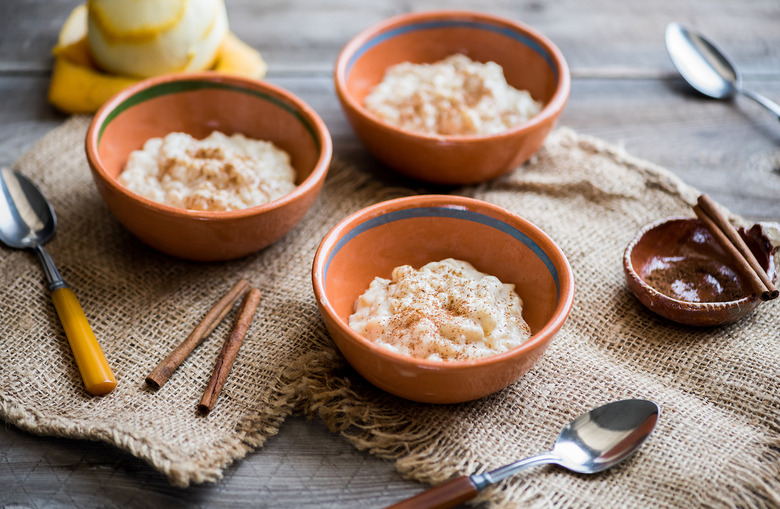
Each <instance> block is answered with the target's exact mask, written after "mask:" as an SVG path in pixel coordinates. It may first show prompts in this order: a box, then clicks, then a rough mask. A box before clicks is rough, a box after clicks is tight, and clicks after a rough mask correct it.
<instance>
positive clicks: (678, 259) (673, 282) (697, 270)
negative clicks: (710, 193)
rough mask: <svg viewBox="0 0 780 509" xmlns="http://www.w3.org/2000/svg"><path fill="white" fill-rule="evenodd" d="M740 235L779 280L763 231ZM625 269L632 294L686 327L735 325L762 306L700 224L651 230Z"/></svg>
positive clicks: (627, 256) (635, 244)
mask: <svg viewBox="0 0 780 509" xmlns="http://www.w3.org/2000/svg"><path fill="white" fill-rule="evenodd" d="M739 233H740V235H741V236H742V238H743V240H745V242H746V243H747V245H748V247H749V248H750V250H751V251H752V252H753V254H754V255H755V257H756V259H757V260H758V261H759V263H760V264H761V266H762V267H763V268H764V269H765V270H766V272H767V273H768V274H769V276H770V278H772V279H773V280H776V279H777V275H776V273H775V268H774V265H773V264H772V262H771V253H772V246H771V244H770V243H769V242H768V240H767V239H766V237H765V236H764V235H763V232H762V231H761V227H760V226H754V227H753V228H752V229H750V230H749V231H745V230H744V229H740V231H739ZM623 269H624V273H625V277H626V282H627V283H628V287H629V289H630V290H631V291H632V292H633V293H634V295H636V297H637V298H638V299H639V300H640V302H642V304H644V305H645V306H646V307H647V308H649V309H650V310H651V311H653V312H655V313H656V314H658V315H660V316H663V317H664V318H667V319H669V320H673V321H675V322H678V323H683V324H686V325H695V326H712V325H721V324H726V323H732V322H735V321H737V320H739V319H740V318H742V317H744V316H746V315H747V314H748V313H750V312H751V311H753V310H754V309H755V308H756V306H758V305H759V304H760V303H761V302H762V301H761V299H760V298H759V296H758V295H756V294H755V292H754V291H753V289H752V287H751V283H750V281H749V279H748V278H747V276H745V274H743V273H742V272H741V271H740V269H739V268H738V267H737V266H736V265H735V263H734V261H733V260H732V258H731V257H730V255H729V254H728V253H727V252H726V251H725V250H724V249H723V248H722V247H721V246H720V245H719V243H718V242H717V241H716V239H715V237H714V236H713V234H712V233H711V232H710V230H709V229H707V227H705V225H704V224H703V223H702V222H701V221H700V220H698V219H690V218H672V219H667V220H663V221H660V222H657V223H654V224H651V225H649V226H647V227H645V228H644V229H642V231H640V233H639V235H637V237H636V238H635V239H634V240H633V241H632V242H631V243H630V244H629V245H628V247H627V248H626V251H625V253H624V256H623Z"/></svg>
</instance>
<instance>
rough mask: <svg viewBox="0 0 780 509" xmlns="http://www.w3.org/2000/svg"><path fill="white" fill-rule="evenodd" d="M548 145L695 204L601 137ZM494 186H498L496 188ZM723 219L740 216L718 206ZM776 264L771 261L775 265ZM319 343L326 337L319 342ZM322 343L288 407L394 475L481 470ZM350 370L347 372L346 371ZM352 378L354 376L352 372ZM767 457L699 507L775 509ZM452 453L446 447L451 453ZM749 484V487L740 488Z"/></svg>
mask: <svg viewBox="0 0 780 509" xmlns="http://www.w3.org/2000/svg"><path fill="white" fill-rule="evenodd" d="M549 140H550V141H551V142H556V143H566V144H572V145H577V146H578V148H580V149H582V150H585V151H591V152H594V153H599V154H602V155H605V156H609V157H610V158H612V159H613V160H614V161H615V162H616V163H620V164H623V165H624V166H625V167H626V168H627V169H629V170H632V171H635V172H638V173H640V174H641V175H642V176H643V177H644V178H645V179H646V180H647V182H648V183H649V184H650V185H654V186H656V187H657V188H659V189H662V190H663V191H664V192H666V193H668V194H671V195H675V196H678V197H680V198H682V199H683V200H684V201H685V202H687V203H688V204H691V205H692V204H694V203H696V199H697V197H698V196H699V195H700V194H701V192H700V191H698V190H697V189H696V188H695V187H693V186H690V185H688V184H686V183H685V182H683V181H682V180H681V179H680V178H679V177H677V176H676V175H675V174H673V173H672V172H670V171H669V170H666V169H665V168H663V167H660V166H658V165H655V164H652V163H650V162H647V161H645V160H643V159H640V158H637V157H635V156H632V155H631V154H629V153H628V152H626V151H625V149H624V148H622V147H619V146H615V145H612V144H609V143H607V142H606V141H604V140H601V139H598V138H595V137H591V136H587V135H581V134H578V133H576V132H575V131H573V130H571V129H568V128H565V127H562V128H558V129H557V130H556V131H554V132H553V133H552V134H551V135H550V138H549ZM493 185H495V182H493V183H486V184H482V185H480V186H476V187H474V188H464V189H461V190H459V191H456V193H455V194H464V195H471V194H476V193H478V191H479V190H481V189H485V188H486V187H489V186H493ZM499 185H500V184H499ZM723 212H724V213H726V214H727V215H728V216H729V217H730V218H735V219H738V220H739V219H740V218H739V216H737V215H735V214H733V213H731V212H730V211H728V210H726V209H723ZM763 226H764V228H765V231H767V232H768V234H769V236H770V238H772V241H773V243H774V244H775V245H778V244H780V224H777V223H765V224H763ZM776 263H777V262H776ZM324 339H325V338H324ZM328 342H329V340H326V341H325V342H324V343H323V344H321V345H318V348H319V350H318V351H314V352H312V353H311V354H310V355H309V356H308V357H306V358H303V359H300V360H299V362H298V363H297V365H295V366H291V367H290V369H289V370H288V371H287V372H286V376H285V378H286V379H288V380H289V383H288V386H290V387H294V388H295V389H294V392H293V394H294V398H293V399H294V401H295V404H294V408H295V412H296V413H301V414H303V415H304V416H306V417H307V418H309V419H317V418H318V419H321V420H322V421H323V422H324V423H325V425H326V426H327V427H328V429H330V430H331V431H332V432H338V433H340V434H341V436H343V437H344V438H345V439H346V440H347V441H348V442H349V443H351V444H352V445H353V446H354V447H355V448H357V449H358V450H361V451H367V452H368V453H370V454H372V455H375V456H377V457H380V458H384V459H387V460H390V461H393V462H395V468H396V470H397V471H398V472H399V473H400V474H401V475H402V476H403V477H404V478H406V479H410V480H414V481H417V482H420V483H424V484H428V485H436V484H439V483H442V482H444V481H446V480H448V479H452V478H454V477H456V476H461V475H471V474H474V473H482V472H484V471H485V470H486V468H485V465H481V464H478V463H476V462H474V461H472V460H470V459H469V458H467V457H466V456H464V455H463V454H462V451H461V450H458V449H456V447H454V446H453V445H450V446H449V448H448V447H447V446H443V444H451V442H449V441H447V440H443V439H444V438H445V437H444V435H443V432H442V431H441V430H434V429H431V428H429V427H424V426H415V424H414V422H412V421H411V420H409V419H405V418H403V417H400V418H399V415H398V413H396V412H393V411H386V412H378V411H377V408H376V407H375V406H372V405H371V403H370V402H369V401H366V400H365V398H363V397H361V396H360V395H358V394H357V393H356V392H355V391H354V390H353V389H352V387H351V385H352V384H351V383H350V381H349V379H348V378H345V377H339V376H336V375H334V365H335V366H343V359H342V358H341V357H340V355H339V354H338V353H336V352H335V351H333V350H332V347H329V344H328ZM346 369H349V368H346ZM354 376H358V375H356V374H355V375H354ZM764 445H765V448H766V450H767V452H766V453H765V457H764V458H763V459H764V460H765V461H764V465H763V467H761V468H760V469H759V471H758V472H756V469H755V465H748V464H747V463H744V464H742V463H735V464H734V465H733V472H734V476H733V477H732V479H733V480H734V482H733V483H732V485H731V486H730V487H729V488H730V489H729V490H728V491H730V492H731V493H732V495H733V497H732V498H731V499H729V500H723V499H719V498H716V497H715V496H714V495H713V494H711V495H709V496H708V498H707V499H706V500H702V501H701V502H702V506H705V507H750V508H769V507H780V439H777V440H776V441H773V442H770V443H766V444H764ZM450 449H451V450H450ZM746 487H748V488H749V490H745V488H746ZM470 503H473V504H479V503H489V504H490V506H491V507H497V508H503V507H517V506H519V505H521V506H523V507H530V508H537V507H538V508H543V507H550V500H539V499H538V497H537V496H536V495H535V494H533V493H526V492H523V491H522V488H521V489H516V488H514V487H511V485H510V484H509V483H507V482H503V483H499V484H498V485H497V486H495V487H491V488H490V489H488V490H486V491H484V492H482V493H480V494H479V495H478V496H477V498H475V499H474V500H473V501H471V502H470ZM552 507H556V508H557V507H560V508H564V507H567V502H566V501H565V500H558V501H557V502H553V505H552Z"/></svg>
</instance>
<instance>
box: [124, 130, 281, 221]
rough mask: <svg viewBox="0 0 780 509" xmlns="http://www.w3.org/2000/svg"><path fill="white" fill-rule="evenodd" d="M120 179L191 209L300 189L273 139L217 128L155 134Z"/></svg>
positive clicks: (247, 202)
mask: <svg viewBox="0 0 780 509" xmlns="http://www.w3.org/2000/svg"><path fill="white" fill-rule="evenodd" d="M119 183H120V184H122V185H124V186H125V187H127V188H128V189H130V190H131V191H133V192H135V193H138V194H140V195H142V196H144V197H146V198H149V199H150V200H154V201H156V202H160V203H164V204H166V205H172V206H174V207H181V208H185V209H190V210H238V209H244V208H247V207H254V206H257V205H262V204H264V203H268V202H270V201H273V200H276V199H277V198H281V197H282V196H284V195H285V194H288V193H289V192H291V191H292V190H294V189H295V170H294V169H293V167H292V166H291V165H290V156H289V155H288V154H287V153H286V152H285V151H283V150H281V149H279V148H277V147H276V146H275V145H274V144H273V143H271V142H269V141H263V140H254V139H251V138H247V137H246V136H244V135H242V134H234V135H232V136H227V135H225V134H223V133H221V132H218V131H214V132H213V133H211V134H210V135H209V136H208V137H206V138H204V139H203V140H197V139H195V138H193V137H192V136H190V135H189V134H186V133H170V134H168V135H167V136H165V137H164V138H151V139H149V140H147V141H146V143H145V144H144V146H143V149H142V150H136V151H134V152H132V153H131V154H130V157H129V158H128V161H127V164H126V165H125V168H124V170H123V171H122V173H121V174H120V176H119Z"/></svg>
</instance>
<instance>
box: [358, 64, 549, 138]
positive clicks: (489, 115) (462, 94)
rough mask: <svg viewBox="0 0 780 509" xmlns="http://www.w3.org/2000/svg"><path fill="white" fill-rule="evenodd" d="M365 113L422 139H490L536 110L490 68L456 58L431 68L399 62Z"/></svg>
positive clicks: (367, 101) (524, 93) (500, 71)
mask: <svg viewBox="0 0 780 509" xmlns="http://www.w3.org/2000/svg"><path fill="white" fill-rule="evenodd" d="M365 105H366V108H367V109H368V110H369V111H371V112H372V113H374V114H375V115H377V116H378V117H380V118H381V119H383V120H385V121H387V122H390V123H391V124H394V125H397V126H399V127H401V128H402V129H408V130H410V131H415V132H420V133H424V134H443V135H478V134H494V133H500V132H503V131H506V130H507V129H509V128H511V127H513V126H516V125H518V124H520V123H522V122H525V121H527V120H528V119H529V118H531V117H532V116H534V115H536V114H537V113H539V112H540V111H541V109H542V104H541V103H539V102H537V101H534V99H533V98H532V97H531V94H529V93H528V92H527V91H526V90H517V89H516V88H513V87H511V86H510V85H509V84H508V83H507V82H506V78H505V77H504V70H503V69H502V68H501V66H500V65H498V64H497V63H495V62H487V63H482V62H475V61H474V60H471V59H470V58H469V57H467V56H465V55H461V54H455V55H451V56H449V57H447V58H445V59H444V60H441V61H439V62H436V63H433V64H412V63H409V62H403V63H401V64H398V65H395V66H393V67H391V68H389V69H388V70H387V73H386V74H385V77H384V79H383V80H382V82H381V83H380V84H379V85H377V86H376V87H375V88H374V89H373V90H372V91H371V93H369V95H368V96H367V97H366V99H365Z"/></svg>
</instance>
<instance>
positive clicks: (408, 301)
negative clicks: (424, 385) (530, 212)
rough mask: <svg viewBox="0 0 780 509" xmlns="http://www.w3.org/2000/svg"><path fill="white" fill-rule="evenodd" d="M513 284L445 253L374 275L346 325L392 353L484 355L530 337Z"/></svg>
mask: <svg viewBox="0 0 780 509" xmlns="http://www.w3.org/2000/svg"><path fill="white" fill-rule="evenodd" d="M522 311H523V302H522V300H521V299H520V297H519V296H518V295H517V293H515V291H514V285H511V284H505V283H502V282H501V281H500V280H499V279H498V278H497V277H495V276H491V275H488V274H485V273H482V272H479V271H478V270H476V269H475V268H474V267H473V266H472V265H471V264H470V263H468V262H465V261H461V260H455V259H452V258H447V259H445V260H442V261H440V262H431V263H429V264H427V265H425V266H423V267H422V268H420V269H419V270H416V269H414V268H413V267H411V266H409V265H402V266H400V267H396V268H395V269H393V272H392V276H391V279H384V278H380V277H377V278H374V280H373V281H372V282H371V284H370V286H369V288H368V290H367V291H366V292H365V293H364V294H363V295H361V296H360V297H359V298H358V299H357V301H356V303H355V311H354V313H353V314H352V315H351V316H350V317H349V325H350V327H351V328H352V329H353V330H355V331H356V332H357V333H359V334H361V335H362V336H364V337H365V338H367V339H368V340H370V341H373V342H375V343H377V344H379V345H381V346H383V347H385V348H387V349H388V350H391V351H393V352H397V353H401V354H404V355H409V356H412V357H416V358H420V359H428V360H436V361H455V360H468V359H479V358H483V357H488V356H491V355H495V354H498V353H502V352H506V351H507V350H509V349H511V348H514V347H516V346H519V345H521V344H522V343H524V342H525V341H527V340H528V339H529V338H530V337H531V330H530V328H529V327H528V324H527V323H526V322H525V320H523V317H522Z"/></svg>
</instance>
